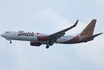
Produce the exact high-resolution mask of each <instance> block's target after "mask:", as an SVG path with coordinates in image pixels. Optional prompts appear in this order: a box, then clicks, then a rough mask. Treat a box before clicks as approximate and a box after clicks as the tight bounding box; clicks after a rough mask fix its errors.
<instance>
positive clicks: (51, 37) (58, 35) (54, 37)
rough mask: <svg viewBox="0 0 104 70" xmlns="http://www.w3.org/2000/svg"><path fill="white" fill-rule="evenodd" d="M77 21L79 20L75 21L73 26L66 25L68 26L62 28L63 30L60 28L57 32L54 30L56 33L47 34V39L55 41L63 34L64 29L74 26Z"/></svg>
mask: <svg viewBox="0 0 104 70" xmlns="http://www.w3.org/2000/svg"><path fill="white" fill-rule="evenodd" d="M78 21H79V20H77V21H76V22H75V24H74V25H73V26H71V27H68V28H66V29H64V30H61V31H59V32H56V33H54V34H51V35H49V36H48V39H49V40H51V42H53V43H54V42H56V40H57V39H58V38H60V37H61V36H63V35H64V34H65V32H66V31H68V30H70V29H72V28H73V27H75V26H76V25H77V23H78Z"/></svg>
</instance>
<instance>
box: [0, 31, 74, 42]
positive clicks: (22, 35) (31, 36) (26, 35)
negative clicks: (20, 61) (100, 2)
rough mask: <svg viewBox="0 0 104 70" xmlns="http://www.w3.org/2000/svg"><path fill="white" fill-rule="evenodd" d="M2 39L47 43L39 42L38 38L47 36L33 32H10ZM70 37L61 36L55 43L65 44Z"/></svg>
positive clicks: (3, 35)
mask: <svg viewBox="0 0 104 70" xmlns="http://www.w3.org/2000/svg"><path fill="white" fill-rule="evenodd" d="M1 36H2V37H4V38H6V39H7V40H9V41H11V40H21V41H35V42H41V43H47V41H39V40H38V36H48V35H46V34H40V33H34V32H23V31H22V32H21V31H19V32H12V31H8V32H5V33H4V34H2V35H1ZM72 38H73V37H72V36H62V37H60V38H59V39H57V41H56V43H62V42H66V41H68V40H70V39H72Z"/></svg>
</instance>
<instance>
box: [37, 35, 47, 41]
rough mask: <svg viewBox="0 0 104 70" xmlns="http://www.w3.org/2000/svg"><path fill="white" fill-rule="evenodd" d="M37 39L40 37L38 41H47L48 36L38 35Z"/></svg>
mask: <svg viewBox="0 0 104 70" xmlns="http://www.w3.org/2000/svg"><path fill="white" fill-rule="evenodd" d="M37 39H38V41H47V40H48V37H47V36H38V37H37Z"/></svg>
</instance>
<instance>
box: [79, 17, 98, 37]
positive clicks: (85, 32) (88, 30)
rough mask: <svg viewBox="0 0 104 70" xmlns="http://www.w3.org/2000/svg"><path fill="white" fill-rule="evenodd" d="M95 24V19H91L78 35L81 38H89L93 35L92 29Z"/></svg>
mask: <svg viewBox="0 0 104 70" xmlns="http://www.w3.org/2000/svg"><path fill="white" fill-rule="evenodd" d="M95 24H96V19H93V20H92V21H91V22H90V23H89V24H88V26H87V27H86V28H85V29H84V30H83V31H82V32H81V33H80V35H81V36H86V37H87V36H91V35H93V32H94V28H95Z"/></svg>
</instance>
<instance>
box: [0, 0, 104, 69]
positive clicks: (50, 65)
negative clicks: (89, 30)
mask: <svg viewBox="0 0 104 70" xmlns="http://www.w3.org/2000/svg"><path fill="white" fill-rule="evenodd" d="M77 19H79V23H78V25H77V27H75V28H73V29H72V30H70V31H68V32H67V33H66V34H67V35H76V34H78V33H80V32H81V31H82V30H83V29H84V28H85V27H86V26H87V25H88V23H90V21H91V20H92V19H97V24H96V27H95V31H94V34H97V33H100V32H103V33H104V0H0V34H2V33H4V32H5V31H20V30H24V31H27V32H39V33H46V34H53V33H55V32H57V31H60V30H62V29H65V28H67V27H69V26H71V25H73V24H74V23H75V21H76V20H77ZM0 70H104V34H102V35H100V36H98V37H96V38H95V39H94V40H93V41H90V42H87V43H80V44H67V45H65V44H54V45H53V46H51V47H50V48H49V49H46V48H45V45H42V46H40V47H35V46H30V42H27V41H26V42H25V41H13V43H12V44H9V41H7V40H5V39H4V38H2V37H0Z"/></svg>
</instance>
